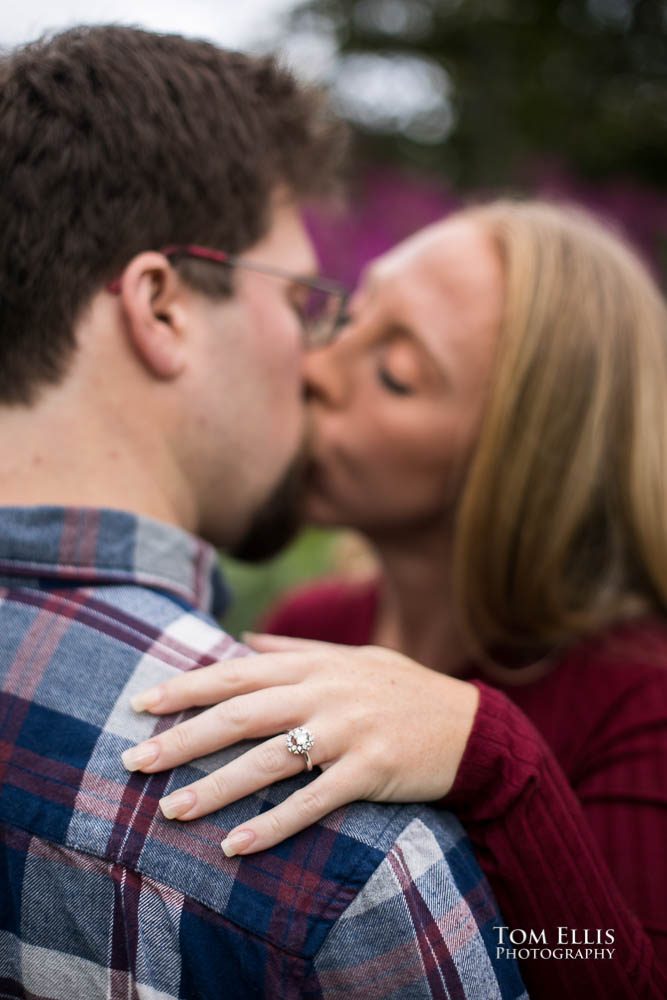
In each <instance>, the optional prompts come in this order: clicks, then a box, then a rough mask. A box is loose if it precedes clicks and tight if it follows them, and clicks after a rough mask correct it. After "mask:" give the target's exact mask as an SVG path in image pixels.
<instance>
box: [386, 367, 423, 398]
mask: <svg viewBox="0 0 667 1000" xmlns="http://www.w3.org/2000/svg"><path fill="white" fill-rule="evenodd" d="M377 374H378V379H379V381H380V383H381V384H382V385H383V386H384V388H385V389H388V390H389V392H392V393H394V395H395V396H411V395H412V394H413V393H414V391H415V390H414V386H412V385H409V384H408V383H407V382H406V381H404V380H403V379H399V378H396V376H395V375H393V374H392V372H390V371H389V369H388V368H386V367H385V366H384V365H381V366H380V367H379V368H378V373H377Z"/></svg>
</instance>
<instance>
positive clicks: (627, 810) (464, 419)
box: [136, 201, 667, 1000]
mask: <svg viewBox="0 0 667 1000" xmlns="http://www.w3.org/2000/svg"><path fill="white" fill-rule="evenodd" d="M306 381H307V385H308V407H309V416H310V421H311V426H312V463H311V475H310V479H309V483H308V490H307V499H306V509H307V514H308V517H309V518H310V520H312V521H314V522H317V523H319V524H343V525H348V526H351V527H353V528H356V529H357V530H359V531H360V532H361V533H363V534H364V535H365V536H366V537H367V538H368V539H369V541H370V542H371V544H372V546H373V548H374V550H375V554H376V557H377V560H378V571H377V573H376V574H375V575H374V576H373V578H372V579H370V580H368V581H366V582H363V583H359V582H356V583H354V584H346V583H344V582H340V581H338V582H335V581H334V582H327V583H323V584H318V585H315V586H312V587H310V588H307V589H306V590H304V591H302V592H300V593H298V594H296V595H293V596H292V597H289V598H287V599H286V601H285V602H283V604H282V606H281V607H279V608H278V609H277V610H276V611H275V613H274V614H273V616H272V619H271V621H270V629H271V630H272V631H275V632H281V633H284V634H286V635H292V636H301V637H303V638H305V639H306V640H316V641H315V642H312V641H307V642H304V641H303V639H302V640H301V641H298V640H296V639H289V638H278V637H270V636H255V637H253V638H252V639H251V642H252V645H253V647H254V648H255V649H256V650H257V651H259V652H264V653H266V655H264V656H261V657H258V658H255V659H253V660H247V659H246V660H243V661H241V660H239V661H238V662H237V663H235V662H231V663H230V662H227V663H223V664H220V665H216V666H213V667H208V668H205V669H203V670H200V671H195V672H194V673H191V674H186V675H183V676H182V677H178V678H176V679H174V680H173V681H172V682H170V683H169V684H167V685H163V686H161V687H159V688H157V689H154V690H152V691H150V692H146V693H145V694H144V695H142V696H140V697H139V699H138V700H137V703H136V707H137V708H139V709H147V710H150V711H153V712H156V713H159V714H163V713H167V712H172V711H175V710H177V709H181V708H184V707H187V706H191V705H198V706H201V705H213V704H214V703H221V704H219V705H216V707H214V708H212V709H210V710H209V711H208V712H204V713H202V714H201V715H199V716H197V717H196V718H194V719H192V720H189V721H187V722H184V723H181V724H180V726H178V727H176V728H175V729H172V730H171V731H169V732H167V733H164V734H162V735H160V736H158V737H156V738H155V743H156V745H157V747H158V748H159V753H158V756H157V760H156V761H155V763H154V764H152V765H151V766H149V767H145V768H144V769H143V770H145V771H150V772H152V771H157V770H161V769H162V768H166V767H171V766H174V765H175V764H177V763H180V762H182V761H183V760H184V759H185V756H186V754H185V753H184V752H183V746H185V745H187V746H188V754H187V756H194V755H200V754H204V753H208V752H210V751H212V750H215V749H218V748H220V747H224V746H228V745H230V744H231V743H233V742H235V741H237V740H238V739H240V738H257V737H269V739H267V740H266V741H265V742H264V743H262V744H260V745H259V746H256V747H253V748H252V749H250V750H249V751H248V752H247V754H246V755H245V756H244V757H241V758H239V759H238V760H237V761H235V762H232V763H229V764H227V765H225V766H224V767H222V768H221V769H220V770H219V771H218V772H216V773H215V774H213V775H212V776H210V777H204V778H202V779H201V780H200V781H198V782H196V783H194V784H193V785H191V786H188V787H187V788H186V789H181V790H180V791H179V792H178V793H175V795H174V796H170V798H169V799H168V800H166V801H165V802H164V804H163V810H164V813H165V815H166V816H167V817H168V818H170V819H172V818H178V819H180V820H187V819H193V818H195V817H197V816H200V815H203V814H205V813H207V812H210V811H211V810H213V809H215V808H218V807H219V806H221V805H223V804H225V803H226V802H229V801H233V800H234V799H236V798H239V797H241V796H243V795H248V794H250V793H251V792H254V791H256V790H258V789H261V788H263V787H264V786H266V785H267V784H270V783H271V782H273V781H276V780H279V779H281V778H286V777H289V776H290V775H293V774H295V773H296V772H297V771H298V770H299V769H300V768H302V767H303V766H304V763H305V765H306V766H307V767H308V768H309V769H310V768H311V767H312V766H313V765H315V766H317V767H318V768H319V771H318V772H316V775H315V776H314V778H313V780H312V782H311V783H310V784H309V785H308V786H307V787H306V788H305V789H302V790H300V791H297V792H295V794H294V795H293V796H291V797H290V798H288V799H287V800H285V801H284V802H283V803H281V804H280V805H278V806H276V807H275V808H273V809H269V810H267V811H266V812H264V813H262V814H261V815H260V816H257V817H255V818H253V819H251V820H250V821H249V822H248V823H246V824H244V825H243V826H242V827H241V828H239V829H237V830H235V831H232V832H231V833H230V835H229V836H228V837H227V838H226V841H225V842H224V844H223V847H224V849H225V851H226V853H228V854H229V855H236V854H239V855H249V854H252V853H253V852H255V851H258V850H262V849H264V848H266V847H268V846H270V845H273V844H275V843H278V842H279V841H281V840H282V839H284V838H285V837H287V836H290V835H293V834H295V833H297V832H298V831H300V830H301V829H303V827H304V826H306V825H307V824H308V823H309V822H313V821H314V820H316V819H319V818H320V817H322V816H324V815H326V814H327V813H329V812H331V811H332V810H334V809H336V808H337V807H338V806H340V805H341V804H343V803H345V802H348V801H351V800H353V799H371V800H375V801H388V800H391V801H406V800H408V801H435V802H438V803H440V804H441V805H442V806H443V807H444V808H447V809H450V810H452V811H453V812H455V813H456V814H457V815H458V816H459V818H460V820H461V822H462V824H463V826H464V827H465V829H466V831H467V833H468V835H469V836H470V838H471V840H472V841H473V844H474V845H475V848H476V852H477V855H478V859H479V861H480V864H481V865H482V867H483V869H484V870H485V873H486V875H487V877H488V879H489V881H490V883H491V885H492V887H493V889H494V891H495V893H496V895H497V898H498V900H499V903H500V906H501V911H502V912H503V914H504V916H505V918H506V920H507V924H508V926H507V927H505V928H496V929H495V930H494V933H495V934H497V941H496V945H497V947H498V948H501V949H506V951H504V952H501V954H506V955H508V956H510V955H515V957H517V958H518V959H519V960H520V963H521V968H522V972H523V975H524V979H525V982H526V985H527V986H528V989H529V992H530V993H531V995H532V996H533V997H535V998H554V1000H555V998H559V1000H562V998H564V997H568V998H573V997H587V998H590V997H597V998H603V997H604V998H605V1000H608V998H612V997H637V998H639V997H651V998H658V997H660V998H662V997H664V996H666V995H667V985H666V983H667V980H666V978H665V969H667V855H666V852H665V848H664V845H665V844H666V843H667V316H666V309H665V303H664V301H663V299H662V297H661V295H660V292H659V291H658V289H657V287H656V285H655V283H654V282H653V280H652V279H651V277H650V275H649V274H648V273H647V271H646V269H645V268H644V267H643V265H642V264H641V263H640V262H639V260H638V259H637V257H636V256H635V255H634V253H633V252H632V251H631V250H630V249H629V248H628V247H627V246H626V245H625V244H624V243H623V241H622V240H621V239H619V238H618V237H617V236H615V235H613V234H612V233H610V232H609V231H608V230H607V229H605V228H604V227H602V226H601V225H600V224H599V223H598V222H596V221H594V220H593V219H591V218H590V217H588V216H587V215H585V214H583V213H581V212H579V211H577V210H574V209H568V208H563V207H557V206H553V205H550V204H547V203H543V202H539V201H526V202H511V201H498V202H494V203H491V204H489V205H486V206H482V207H475V208H471V209H468V210H465V211H463V212H460V213H458V214H456V215H454V216H452V217H450V218H448V219H447V220H445V221H444V222H442V223H438V224H437V225H435V226H432V227H430V228H429V229H427V230H425V231H423V232H421V233H419V234H417V235H416V236H415V237H413V238H412V239H410V240H408V241H407V242H406V243H404V244H402V245H401V246H399V247H397V248H396V249H395V250H393V251H392V252H391V253H389V254H388V255H386V256H385V257H384V258H381V259H380V260H379V261H378V262H376V263H375V264H374V265H373V266H372V267H371V268H370V269H369V271H368V272H367V273H366V275H365V276H364V278H363V280H362V282H361V285H360V287H359V289H358V290H357V292H355V294H354V296H353V297H352V299H351V303H350V318H349V323H348V325H347V326H346V327H345V329H344V330H343V332H342V334H341V336H340V338H339V339H338V340H337V341H336V343H334V344H333V345H332V346H330V347H328V348H326V349H323V350H321V351H318V352H316V353H315V354H313V355H312V357H310V359H309V360H308V362H307V368H306ZM328 642H332V643H337V644H338V645H335V646H333V645H331V646H330V645H327V644H325V643H328ZM341 644H346V645H341ZM371 644H372V645H371ZM351 646H360V647H361V648H360V649H352V648H350V647H351ZM295 729H296V733H295V732H294V730H295ZM288 730H289V731H291V732H290V739H291V749H292V751H293V752H292V753H287V752H286V749H285V745H284V740H285V738H284V736H277V735H275V734H279V733H284V732H285V731H288ZM330 822H331V823H332V824H335V816H333V817H331V819H330ZM396 877H397V878H399V879H400V877H401V876H400V859H397V872H396ZM424 877H425V878H427V877H428V873H425V876H424ZM415 905H418V900H415Z"/></svg>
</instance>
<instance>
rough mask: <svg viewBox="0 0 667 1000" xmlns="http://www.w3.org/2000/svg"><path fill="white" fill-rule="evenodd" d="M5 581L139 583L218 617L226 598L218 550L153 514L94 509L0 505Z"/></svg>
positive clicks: (0, 569) (1, 566)
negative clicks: (157, 519) (162, 591)
mask: <svg viewBox="0 0 667 1000" xmlns="http://www.w3.org/2000/svg"><path fill="white" fill-rule="evenodd" d="M0 576H4V577H21V578H24V579H25V578H26V577H28V578H33V579H34V578H39V579H40V580H46V579H49V580H61V581H68V582H70V583H73V582H76V583H79V584H81V585H86V584H95V585H97V584H103V583H134V584H137V585H139V586H143V587H150V588H152V589H158V590H164V591H167V592H168V593H170V594H172V595H174V596H175V597H177V598H178V599H180V600H182V601H184V602H186V603H187V604H189V605H191V606H192V607H193V608H196V609H198V610H200V611H204V612H206V613H208V614H210V615H213V616H214V617H216V618H217V617H219V616H220V615H221V614H222V613H223V611H224V610H225V608H226V606H227V604H228V603H229V593H228V590H227V586H226V584H225V582H224V579H223V577H222V573H221V570H220V567H219V561H218V553H217V552H216V550H215V549H214V548H213V547H212V546H211V545H209V544H208V543H206V542H204V541H203V540H202V539H201V538H197V537H196V536H195V535H191V534H189V533H188V532H186V531H183V530H182V529H180V528H176V527H173V526H172V525H169V524H163V523H162V522H161V521H154V520H153V519H152V518H148V517H138V516H136V515H134V514H130V513H127V512H125V511H119V510H106V509H100V508H89V507H0Z"/></svg>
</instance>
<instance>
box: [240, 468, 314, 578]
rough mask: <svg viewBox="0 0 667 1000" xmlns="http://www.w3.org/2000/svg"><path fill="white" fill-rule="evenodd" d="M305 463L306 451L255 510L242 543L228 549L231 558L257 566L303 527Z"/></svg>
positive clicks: (277, 550)
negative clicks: (256, 564)
mask: <svg viewBox="0 0 667 1000" xmlns="http://www.w3.org/2000/svg"><path fill="white" fill-rule="evenodd" d="M307 468H308V460H307V456H306V452H305V449H304V450H303V451H302V452H301V453H300V454H299V455H298V456H297V457H296V458H295V459H294V461H293V462H292V464H291V465H290V466H289V468H288V469H287V471H286V473H285V475H284V476H283V477H282V479H281V480H280V482H279V483H278V485H277V486H276V487H275V489H274V490H273V492H272V493H271V494H270V496H269V497H268V499H267V500H265V502H264V503H263V504H262V506H261V507H260V508H259V509H258V510H257V511H255V513H254V514H253V516H252V519H251V521H250V524H249V526H248V528H247V529H246V531H245V533H244V535H243V537H242V538H241V540H240V541H239V542H238V543H237V544H236V545H235V546H233V548H231V549H230V550H229V554H230V556H232V558H233V559H239V560H241V561H242V562H250V563H257V562H263V561H264V560H266V559H270V558H271V557H272V556H275V555H277V553H278V552H280V550H281V549H283V548H284V547H285V546H286V545H287V544H288V543H289V542H291V541H292V539H293V538H294V536H295V535H296V534H297V533H298V532H299V531H300V529H301V528H302V526H303V498H304V491H305V484H306V474H307Z"/></svg>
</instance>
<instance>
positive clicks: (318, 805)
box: [296, 788, 324, 820]
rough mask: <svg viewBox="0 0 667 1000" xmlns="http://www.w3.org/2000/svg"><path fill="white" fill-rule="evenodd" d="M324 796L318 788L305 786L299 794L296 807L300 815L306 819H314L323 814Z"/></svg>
mask: <svg viewBox="0 0 667 1000" xmlns="http://www.w3.org/2000/svg"><path fill="white" fill-rule="evenodd" d="M323 805H324V804H323V802H322V797H321V795H320V793H319V792H318V791H316V789H311V788H305V789H304V790H303V791H302V792H301V794H300V795H298V796H297V800H296V808H297V811H298V813H299V815H300V816H301V817H302V818H303V819H305V820H313V819H316V818H318V817H319V816H321V815H322V812H323V811H324V809H323Z"/></svg>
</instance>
